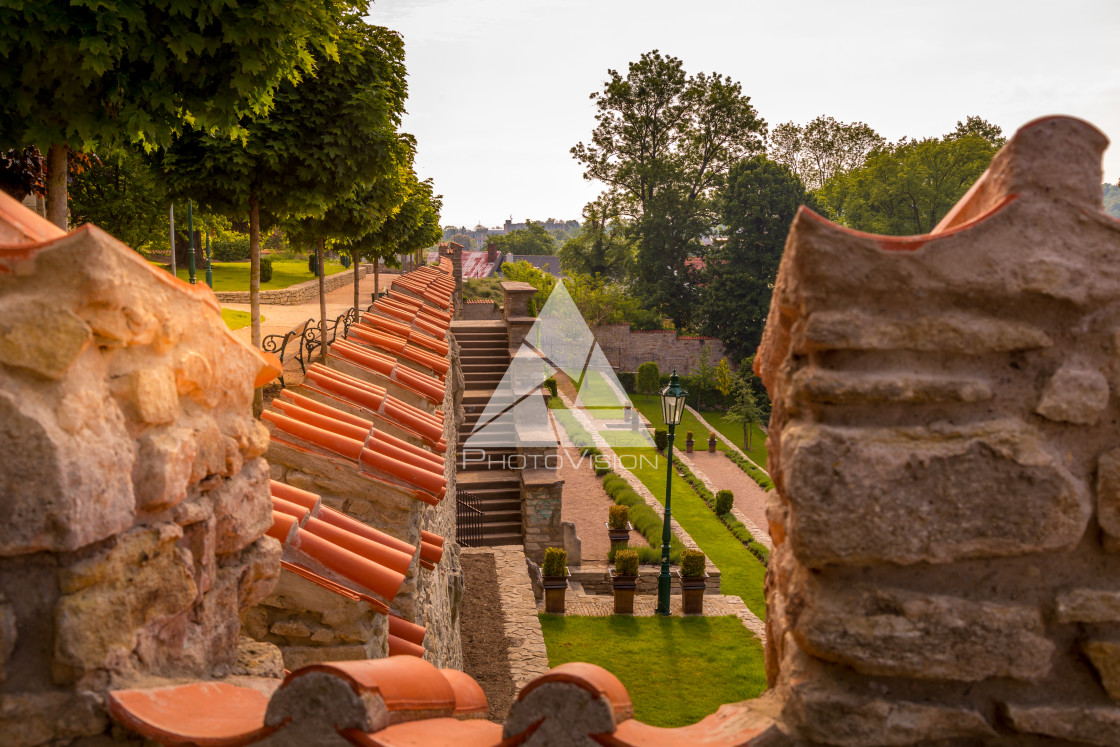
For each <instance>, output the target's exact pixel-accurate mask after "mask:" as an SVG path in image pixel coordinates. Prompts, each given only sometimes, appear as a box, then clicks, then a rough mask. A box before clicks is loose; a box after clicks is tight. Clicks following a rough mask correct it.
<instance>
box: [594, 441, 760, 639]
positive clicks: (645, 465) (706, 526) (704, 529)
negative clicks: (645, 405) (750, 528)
mask: <svg viewBox="0 0 1120 747" xmlns="http://www.w3.org/2000/svg"><path fill="white" fill-rule="evenodd" d="M623 452H626V453H632V454H635V456H645V457H646V459H638V467H637V468H636V469H633V470H630V471H631V472H633V473H634V474H635V475H636V476H637V477H638V479H639V480H641V481H642V484H643V485H645V486H646V487H647V488H649V490H650V492H652V493H653V495H654V496H655V497H656V498H657V500H659V501H661V503H662V505H664V503H665V472H666V466H667V462H666V461H665V457H664V456H663V455H661V454H659V453H658V452H657V451H656V450H655V449H618V450H617V452H616V453H619V454H621V453H623ZM650 462H652V463H653V464H654V466H653V467H650V466H649V464H650ZM672 508H673V518H674V519H676V520H677V521H678V522H680V525H681V527H682V528H683V529H684V531H686V532H688V534H689V536H690V537H692V539H693V541H694V542H695V543H696V544H697V545H698V546H699V547H700V549H701V550H703V551H704V553H705V554H706V555H707V556H708V559H709V560H710V561H712V563H713V564H714V565H715V566H716V567H717V568H719V570H720V573H721V574H722V576H723V580H722V582H721V584H720V588H721V589H722V591H723V593H725V594H734V595H736V596H739V597H741V598H742V599H743V602H744V603H745V604H746V605H747V607H748V608H749V609H750V611H751V612H753V613H755V614H756V615H758V616H759V617H760V618H763V619H765V615H766V599H765V596H764V594H763V590H762V584H763V581H764V580H765V576H766V568H765V567H764V566H763V565H762V563H761V562H760V561H759V560H758V558H756V557H755V556H754V555H752V554H751V553H750V551H749V550H747V548H746V547H744V546H743V543H742V542H740V541H739V540H737V539H736V538H735V537H734V536H732V535H731V534H730V533H729V532H728V531H727V527H725V526H724V525H723V524H722V523H721V522H720V520H719V519H718V518H716V516H715V514H714V513H712V512H711V511H710V510H709V509H708V507H707V506H706V505H704V501H702V500H701V499H700V496H698V495H696V492H695V491H694V490H692V488H690V487H689V486H688V483H687V482H685V481H684V479H683V478H682V477H681V476H680V475H678V474H677V472H676V470H673V507H672Z"/></svg>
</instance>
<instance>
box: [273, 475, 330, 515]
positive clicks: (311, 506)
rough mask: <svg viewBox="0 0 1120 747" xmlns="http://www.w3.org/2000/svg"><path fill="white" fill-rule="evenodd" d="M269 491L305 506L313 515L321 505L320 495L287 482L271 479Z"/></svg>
mask: <svg viewBox="0 0 1120 747" xmlns="http://www.w3.org/2000/svg"><path fill="white" fill-rule="evenodd" d="M269 491H270V492H271V493H272V495H275V496H278V497H280V498H283V499H284V500H286V501H289V502H290V503H295V504H296V505H298V506H303V507H304V508H306V509H307V510H308V511H310V512H311V515H312V516H314V515H315V510H316V509H317V508H318V507H319V496H317V495H315V494H314V493H312V492H309V491H307V490H300V489H299V488H294V487H292V486H291V485H289V484H287V483H286V482H280V481H279V480H269Z"/></svg>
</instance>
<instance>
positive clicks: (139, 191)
mask: <svg viewBox="0 0 1120 747" xmlns="http://www.w3.org/2000/svg"><path fill="white" fill-rule="evenodd" d="M167 203H168V199H167V187H166V186H165V185H164V183H163V180H162V179H161V178H160V176H159V174H158V173H156V171H155V170H154V169H153V168H152V166H151V165H150V164H149V163H148V162H147V161H146V160H145V159H144V158H143V157H142V156H140V155H139V154H138V153H136V152H135V151H133V150H131V149H120V150H118V151H116V152H115V153H113V154H112V155H109V156H105V157H104V158H103V159H102V161H101V163H100V164H94V165H91V167H90V168H88V169H86V170H85V171H83V172H82V173H81V174H78V175H76V176H75V177H74V178H73V182H72V184H71V185H70V218H71V222H72V223H73V224H74V225H81V224H82V223H93V224H94V225H96V226H98V227H99V228H102V229H104V230H106V231H108V232H109V233H111V234H112V235H113V236H116V237H117V238H118V239H120V240H121V241H122V242H124V243H125V244H127V245H128V246H130V247H132V248H133V249H135V250H137V251H138V252H141V253H147V252H149V251H151V250H154V249H159V250H165V249H168V248H169V239H168V230H167V218H168V214H167ZM199 218H200V216H198V215H196V216H195V221H196V223H195V225H196V226H198V227H199V228H201V227H202V222H201V220H199ZM181 227H182V229H183V233H184V236H185V235H186V215H185V213H184V215H183V220H182V226H181Z"/></svg>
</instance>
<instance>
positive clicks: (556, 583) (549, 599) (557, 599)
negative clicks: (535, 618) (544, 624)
mask: <svg viewBox="0 0 1120 747" xmlns="http://www.w3.org/2000/svg"><path fill="white" fill-rule="evenodd" d="M565 570H567V569H565ZM569 576H571V574H570V573H569V574H566V575H563V576H541V584H542V585H543V586H544V611H545V612H547V613H549V614H550V615H563V614H564V592H566V591H567V590H568V577H569Z"/></svg>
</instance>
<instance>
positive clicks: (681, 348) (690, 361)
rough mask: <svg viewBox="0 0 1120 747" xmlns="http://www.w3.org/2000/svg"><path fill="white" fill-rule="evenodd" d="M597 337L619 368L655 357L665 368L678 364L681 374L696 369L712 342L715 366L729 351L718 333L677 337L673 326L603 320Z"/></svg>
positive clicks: (631, 367)
mask: <svg viewBox="0 0 1120 747" xmlns="http://www.w3.org/2000/svg"><path fill="white" fill-rule="evenodd" d="M591 333H592V334H593V335H595V341H596V342H598V343H599V347H601V348H602V349H603V354H604V355H606V356H607V360H608V361H609V362H610V364H611V365H612V366H614V367H615V369H616V370H619V371H637V370H638V366H640V365H642V364H643V363H645V362H646V361H653V362H654V363H656V364H657V367H658V368H659V369H660V370H661V371H662V372H663V373H668V372H669V371H671V370H673V369H674V368H675V369H676V370H677V373H679V374H693V373H696V368H697V364H698V363H699V361H700V356H701V355H702V354H703V350H704V345H709V346H710V348H709V354H708V361H709V362H711V364H712V365H713V366H714V365H715V364H717V363H719V359H720V358H723V357H725V356H726V355H727V351H726V350H725V349H724V347H723V343H722V342H720V341H719V340H718V339H716V338H715V337H677V333H676V332H674V331H672V330H650V331H637V332H635V331H631V329H630V325H629V324H603V325H600V326H597V327H592V328H591Z"/></svg>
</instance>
